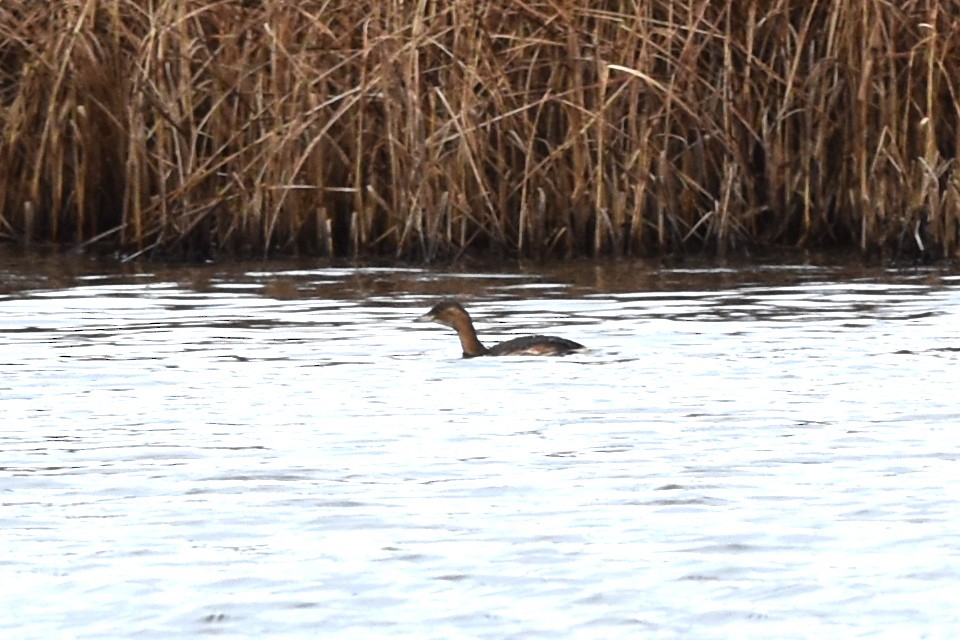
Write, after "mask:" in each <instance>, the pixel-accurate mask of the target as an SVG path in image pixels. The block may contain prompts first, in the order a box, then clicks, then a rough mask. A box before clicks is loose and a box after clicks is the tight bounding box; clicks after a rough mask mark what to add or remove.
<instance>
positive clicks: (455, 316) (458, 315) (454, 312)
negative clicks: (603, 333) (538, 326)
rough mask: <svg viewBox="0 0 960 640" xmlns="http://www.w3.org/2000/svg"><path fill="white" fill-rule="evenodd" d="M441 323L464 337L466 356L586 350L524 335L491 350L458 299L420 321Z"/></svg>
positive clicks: (553, 338)
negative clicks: (480, 337) (481, 339)
mask: <svg viewBox="0 0 960 640" xmlns="http://www.w3.org/2000/svg"><path fill="white" fill-rule="evenodd" d="M416 321H417V322H437V323H439V324H442V325H445V326H447V327H451V328H453V330H454V331H456V332H457V335H458V336H459V337H460V346H461V347H462V348H463V357H464V358H475V357H477V356H557V355H563V354H566V353H571V352H573V351H579V350H582V349H585V348H586V347H584V346H583V345H582V344H580V343H578V342H574V341H573V340H567V339H566V338H558V337H556V336H524V337H522V338H514V339H513V340H507V341H506V342H501V343H500V344H497V345H494V346H492V347H490V348H489V349H488V348H487V347H485V346H483V343H482V342H480V339H479V338H477V331H476V329H474V328H473V321H472V320H471V319H470V314H469V313H467V310H466V309H464V308H463V305H461V304H460V303H459V302H457V301H456V300H443V301H441V302H440V303H438V304H437V305H436V306H434V307H433V308H432V309H430V311H428V312H426V313H425V314H423V315H422V316H420V317H419V318H417V320H416Z"/></svg>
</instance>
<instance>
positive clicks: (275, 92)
mask: <svg viewBox="0 0 960 640" xmlns="http://www.w3.org/2000/svg"><path fill="white" fill-rule="evenodd" d="M958 9H960V7H958V5H957V2H956V0H911V1H910V2H904V3H881V2H852V1H849V0H844V1H841V2H832V3H826V2H807V3H800V2H793V1H791V0H771V1H766V2H760V1H759V0H736V1H735V0H726V1H725V2H714V1H712V0H651V1H650V2H643V3H630V2H624V1H623V0H619V1H613V0H611V1H609V2H603V3H582V2H575V1H574V0H557V1H556V2H550V3H546V2H532V3H515V2H506V1H505V0H486V1H480V0H453V1H452V2H447V3H438V2H428V1H427V0H419V1H417V2H411V3H375V2H363V1H361V2H344V1H343V0H302V1H301V2H297V3H292V2H288V1H287V0H263V1H262V2H258V3H250V2H243V1H242V0H152V1H151V2H142V1H140V0H61V1H60V2H57V3H52V4H51V3H38V2H33V1H31V0H5V1H4V2H3V3H0V123H2V129H0V239H4V240H7V241H19V242H22V243H31V242H32V243H38V242H39V243H55V244H69V245H77V244H80V245H87V246H97V247H104V248H109V249H113V250H119V251H121V252H123V254H124V255H126V256H127V257H128V258H133V257H139V256H146V255H173V256H184V257H208V256H212V255H219V254H226V255H238V256H242V255H271V254H308V255H355V256H374V255H393V256H396V257H399V258H404V259H421V260H434V259H441V258H453V257H456V256H459V255H462V254H463V253H464V252H470V253H477V254H488V255H501V256H509V255H523V256H535V257H550V256H572V255H595V256H601V255H651V254H660V253H670V252H684V251H689V250H704V249H706V250H709V251H712V252H715V253H719V254H723V253H726V252H730V251H734V252H740V251H745V250H749V249H750V248H752V247H762V246H767V247H776V246H794V245H796V246H803V247H811V248H818V247H851V248H857V249H859V250H860V251H862V252H865V253H874V252H880V253H882V254H885V255H890V256H898V255H903V256H906V255H910V256H921V257H927V258H954V259H956V258H957V257H958V256H960V237H958V234H960V176H958V167H957V154H958V149H960V106H958V105H960V96H958V95H957V93H958V86H957V83H958V78H960V75H958V69H960V22H958V18H957V17H956V16H957V15H960V10H958Z"/></svg>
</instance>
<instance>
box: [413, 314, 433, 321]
mask: <svg viewBox="0 0 960 640" xmlns="http://www.w3.org/2000/svg"><path fill="white" fill-rule="evenodd" d="M414 322H433V314H431V313H429V312H428V313H425V314H423V315H422V316H420V317H419V318H417V319H416V320H414Z"/></svg>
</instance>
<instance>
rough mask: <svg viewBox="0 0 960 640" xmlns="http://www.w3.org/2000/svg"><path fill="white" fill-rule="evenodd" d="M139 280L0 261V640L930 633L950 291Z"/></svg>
mask: <svg viewBox="0 0 960 640" xmlns="http://www.w3.org/2000/svg"><path fill="white" fill-rule="evenodd" d="M143 269H145V271H143V272H139V273H130V272H127V273H118V272H111V271H110V270H109V269H108V268H105V267H102V266H98V265H96V264H87V265H82V264H80V265H77V264H71V265H69V268H68V266H67V265H64V264H58V263H56V261H54V263H52V264H48V263H44V262H29V263H28V262H26V261H23V260H20V261H16V262H13V263H6V264H0V278H2V280H0V283H2V284H0V374H2V378H0V416H2V424H0V507H2V509H0V575H2V579H0V602H2V610H0V636H2V637H4V638H51V637H57V638H65V637H70V638H107V637H109V638H124V637H138V638H175V637H176V638H183V637H193V636H215V637H224V638H232V637H236V638H242V637H269V638H301V637H317V636H339V637H379V636H405V637H418V638H428V637H433V638H452V637H483V638H505V637H514V638H521V637H522V638H536V637H541V638H553V637H563V636H576V637H596V638H611V637H644V638H725V637H742V638H746V637H754V638H773V637H777V638H785V637H796V638H809V637H872V636H880V637H890V638H907V637H909V638H920V637H927V638H947V637H952V636H954V635H955V634H956V633H957V632H958V630H960V608H958V607H957V586H958V584H960V489H958V486H960V484H958V480H960V373H958V364H960V277H958V276H957V275H951V274H950V273H945V272H941V271H937V270H921V271H918V270H910V271H887V270H882V269H872V270H864V269H851V268H846V267H832V266H804V265H797V266H787V267H755V266H754V267H737V268H730V269H713V268H702V269H701V268H691V267H687V268H683V269H650V268H647V267H643V266H641V265H613V266H608V267H604V268H596V267H591V266H582V265H569V266H566V267H563V268H554V269H545V270H542V271H531V272H519V271H517V270H515V269H514V270H509V271H486V272H482V273H481V272H477V273H470V272H445V271H443V270H427V269H374V268H366V269H357V268H337V269H329V268H317V267H316V266H315V265H291V264H279V265H277V264H272V265H256V266H251V267H246V268H245V267H216V266H211V267H207V268H202V269H195V270H186V269H183V270H178V269H165V268H159V267H158V268H155V269H154V268H151V267H143ZM442 295H457V296H460V297H462V298H464V299H466V300H467V302H468V305H469V307H470V308H471V310H472V311H473V315H474V317H475V319H476V321H477V324H478V328H479V329H480V331H481V337H484V336H485V337H487V338H488V339H489V340H490V341H494V340H496V339H501V338H506V337H509V336H512V335H516V334H522V333H528V332H546V333H554V334H558V335H563V336H566V337H569V338H572V339H575V340H578V341H580V342H583V343H584V344H586V345H588V346H590V347H591V348H592V350H591V351H590V352H588V353H585V354H579V355H574V356H570V357H566V358H560V359H551V358H539V359H538V358H503V359H477V360H469V361H465V360H461V359H459V357H458V356H459V347H458V344H457V342H456V339H455V337H454V335H453V333H452V332H451V331H450V330H448V329H446V328H444V327H440V326H438V325H432V324H427V325H423V324H414V323H412V322H411V320H412V319H413V318H414V317H416V316H417V315H419V314H420V313H422V312H423V311H424V310H425V309H426V308H427V307H429V306H430V305H431V304H432V303H433V302H434V301H435V300H436V299H437V298H438V297H440V296H442Z"/></svg>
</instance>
